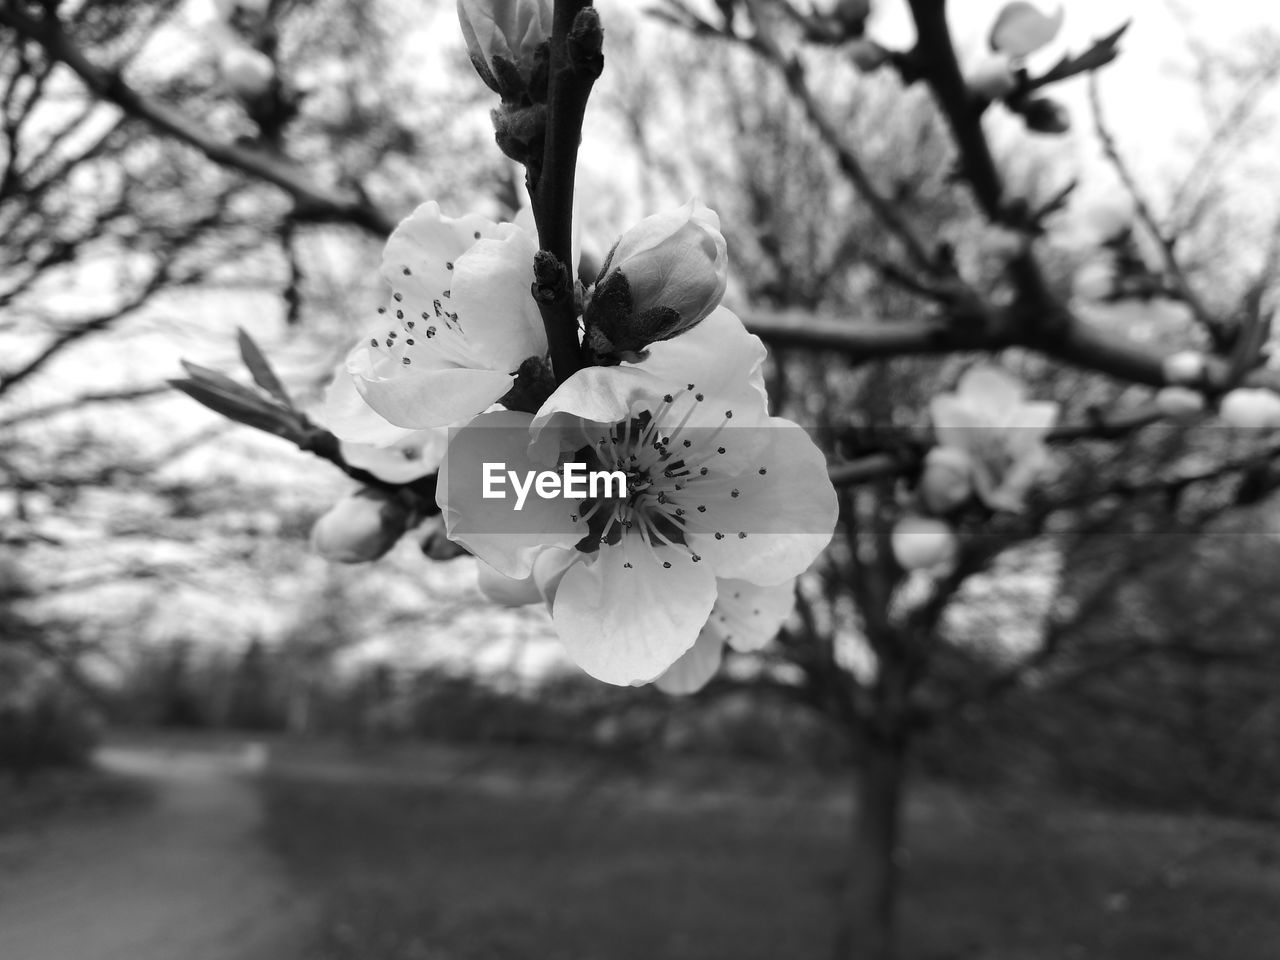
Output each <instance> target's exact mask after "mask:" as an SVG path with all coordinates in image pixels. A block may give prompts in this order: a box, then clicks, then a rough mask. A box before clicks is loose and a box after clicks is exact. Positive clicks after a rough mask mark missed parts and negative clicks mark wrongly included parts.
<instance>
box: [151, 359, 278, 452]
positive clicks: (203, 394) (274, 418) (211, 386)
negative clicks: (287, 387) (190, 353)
mask: <svg viewBox="0 0 1280 960" xmlns="http://www.w3.org/2000/svg"><path fill="white" fill-rule="evenodd" d="M192 366H195V365H194V364H193V365H192ZM196 370H198V371H202V370H203V368H201V367H196ZM210 372H211V371H210ZM219 376H221V374H219ZM222 379H223V380H226V382H227V383H229V384H230V388H227V387H224V386H221V385H219V384H217V383H214V382H210V381H209V380H207V379H194V378H193V379H190V380H170V381H169V385H170V386H172V387H173V388H174V389H175V390H181V391H182V392H183V393H185V394H186V395H187V396H189V397H191V399H193V400H195V401H196V402H197V403H199V404H201V405H203V406H205V407H208V408H209V409H210V410H212V411H213V412H214V413H218V414H221V415H222V416H224V417H226V418H227V419H228V420H234V421H235V422H236V423H242V424H244V425H245V426H247V427H253V428H254V429H255V430H262V431H263V432H265V433H270V434H273V435H275V436H277V437H284V438H285V439H287V440H291V441H293V442H295V443H296V442H297V439H298V437H299V436H300V435H301V430H302V427H301V424H300V423H299V420H298V417H297V416H296V415H295V414H294V413H293V411H291V410H286V409H284V408H283V407H281V406H280V405H279V404H278V403H276V402H275V401H274V400H268V399H267V398H266V397H263V396H260V395H259V394H257V393H255V392H254V391H252V390H250V389H249V388H247V387H242V386H240V385H239V384H237V383H236V382H235V381H233V380H230V379H228V378H226V377H223V378H222Z"/></svg>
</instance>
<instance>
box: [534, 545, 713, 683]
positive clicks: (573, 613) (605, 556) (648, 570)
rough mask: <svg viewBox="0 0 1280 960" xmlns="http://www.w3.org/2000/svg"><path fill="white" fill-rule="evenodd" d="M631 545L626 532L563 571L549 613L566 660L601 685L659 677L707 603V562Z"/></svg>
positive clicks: (692, 633)
mask: <svg viewBox="0 0 1280 960" xmlns="http://www.w3.org/2000/svg"><path fill="white" fill-rule="evenodd" d="M638 540H639V537H638V536H637V535H635V534H628V535H627V536H626V537H624V538H623V540H622V542H621V543H620V544H617V545H614V546H606V547H603V548H602V549H601V550H599V551H598V552H597V553H596V554H595V555H594V556H593V557H591V558H589V559H587V560H586V561H585V562H581V563H577V564H574V565H573V566H572V567H570V569H569V571H568V572H567V573H566V574H565V575H564V579H562V580H561V581H560V587H559V589H558V590H557V591H556V596H555V601H554V603H553V605H552V608H551V618H552V620H553V621H554V623H555V627H556V632H557V633H558V634H559V635H560V639H561V640H562V641H563V642H564V645H565V649H566V650H567V651H568V653H569V656H570V657H571V658H572V659H573V661H574V662H575V663H577V664H578V666H580V667H581V668H582V669H583V670H585V671H586V672H587V673H589V674H591V676H593V677H595V678H596V679H598V680H603V681H604V682H605V683H615V684H639V683H648V682H650V681H651V680H653V679H654V678H655V677H657V676H658V675H659V674H661V673H663V672H664V671H665V670H666V669H667V668H668V667H670V666H671V665H672V664H673V663H675V661H676V660H677V659H679V657H680V656H681V655H682V654H683V653H684V652H685V651H686V650H688V649H689V648H690V647H692V646H693V644H694V641H695V640H697V638H698V634H699V633H700V632H701V630H702V627H703V625H704V624H705V623H706V621H707V616H708V615H709V614H710V613H711V608H712V606H713V605H714V604H715V598H716V585H715V575H714V574H713V573H712V572H711V569H710V567H709V566H708V565H707V564H704V563H693V562H691V560H690V558H689V554H688V553H687V552H685V551H684V550H681V549H679V548H675V547H665V546H658V547H655V548H653V549H652V550H650V548H648V547H646V546H644V545H643V544H638V543H637V541H638ZM628 541H631V542H630V543H628ZM624 545H625V548H624ZM633 547H634V549H632V548H633ZM664 563H665V564H670V566H669V567H665V566H663V564H664ZM627 564H630V565H629V566H628V565H627Z"/></svg>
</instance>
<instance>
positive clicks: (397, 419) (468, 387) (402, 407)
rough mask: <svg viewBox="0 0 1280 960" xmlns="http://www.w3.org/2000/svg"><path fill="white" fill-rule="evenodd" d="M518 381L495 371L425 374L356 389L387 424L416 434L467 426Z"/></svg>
mask: <svg viewBox="0 0 1280 960" xmlns="http://www.w3.org/2000/svg"><path fill="white" fill-rule="evenodd" d="M514 383H515V377H513V376H512V375H511V374H509V373H502V372H499V371H495V370H462V369H456V368H455V369H449V370H421V371H419V372H415V373H408V374H403V375H401V376H399V377H394V378H387V379H381V380H373V379H360V380H357V381H356V387H357V389H358V390H359V391H360V395H361V396H362V397H364V399H365V401H366V402H367V403H368V404H369V406H371V407H373V409H374V410H376V411H377V412H378V413H379V414H381V415H382V417H384V418H385V419H386V420H389V421H390V422H391V423H393V424H396V425H397V426H401V427H407V428H409V429H412V430H425V429H427V428H429V427H447V426H451V425H453V424H455V423H463V422H466V421H467V420H469V419H470V418H472V417H474V416H475V415H476V414H477V413H478V412H479V411H481V410H485V409H487V408H488V407H491V406H493V405H494V404H495V403H497V402H498V400H499V399H500V398H501V397H502V396H503V395H504V394H505V393H506V392H507V391H508V390H510V389H511V386H512V384H514Z"/></svg>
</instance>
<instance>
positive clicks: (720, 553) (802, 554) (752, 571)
mask: <svg viewBox="0 0 1280 960" xmlns="http://www.w3.org/2000/svg"><path fill="white" fill-rule="evenodd" d="M768 423H769V426H768V427H767V428H765V429H767V437H766V443H765V444H764V445H763V446H762V449H761V450H760V452H759V454H758V457H759V460H758V462H757V463H755V464H752V465H751V467H750V468H749V469H747V470H746V471H744V472H743V473H742V474H741V475H739V476H738V477H737V478H735V479H734V480H733V482H732V483H731V484H726V486H728V487H731V489H725V490H723V491H722V493H721V495H720V496H718V497H705V496H704V497H702V498H701V499H700V500H699V502H700V503H702V504H704V505H705V506H706V508H707V509H706V510H705V511H701V512H691V513H689V514H687V516H688V518H689V521H690V523H689V526H688V528H687V529H688V531H689V534H688V541H689V545H690V548H691V549H693V550H694V551H695V552H696V553H698V554H699V555H701V556H703V557H704V558H706V559H707V560H708V561H709V563H710V565H711V566H712V568H714V569H715V571H716V575H717V576H719V577H727V578H735V579H740V580H749V581H751V582H752V583H759V584H778V583H782V582H783V581H785V580H788V579H790V578H792V577H795V576H797V575H799V574H801V573H803V572H804V571H805V569H807V568H808V566H809V564H811V563H812V562H813V561H814V560H815V559H816V558H817V556H818V554H820V553H821V552H822V551H823V550H824V549H825V548H826V546H827V544H828V543H830V542H831V535H832V532H833V531H834V530H835V525H836V516H837V510H838V507H837V503H836V493H835V488H834V487H832V485H831V480H830V479H829V478H828V476H827V463H826V458H825V457H824V456H823V454H822V451H821V450H819V449H818V447H817V445H816V444H815V443H814V442H813V441H812V440H811V439H810V438H809V435H808V434H807V433H805V432H804V430H802V429H801V428H800V427H798V426H796V425H795V424H794V423H792V422H791V421H789V420H783V419H781V418H778V417H773V418H770V420H769V421H768ZM695 485H696V481H691V482H690V483H689V485H688V487H687V490H688V491H689V493H690V494H691V495H694V494H696V492H697V491H696V486H695ZM734 490H736V491H737V495H736V496H735V495H734V494H733V491H734Z"/></svg>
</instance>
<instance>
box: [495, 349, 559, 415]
mask: <svg viewBox="0 0 1280 960" xmlns="http://www.w3.org/2000/svg"><path fill="white" fill-rule="evenodd" d="M555 389H556V377H555V374H554V373H553V372H552V370H551V363H550V361H549V360H547V358H546V357H528V358H526V359H525V360H524V361H522V362H521V364H520V369H518V370H517V371H516V382H515V383H514V384H513V385H512V387H511V389H510V390H508V391H507V392H506V393H505V394H503V396H502V397H501V398H500V399H499V400H498V402H499V403H500V404H502V405H503V406H504V407H506V408H507V409H508V410H519V411H521V412H523V413H537V412H538V410H539V409H540V408H541V407H542V405H543V404H544V403H546V402H547V398H548V397H549V396H551V394H553V393H555Z"/></svg>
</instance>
